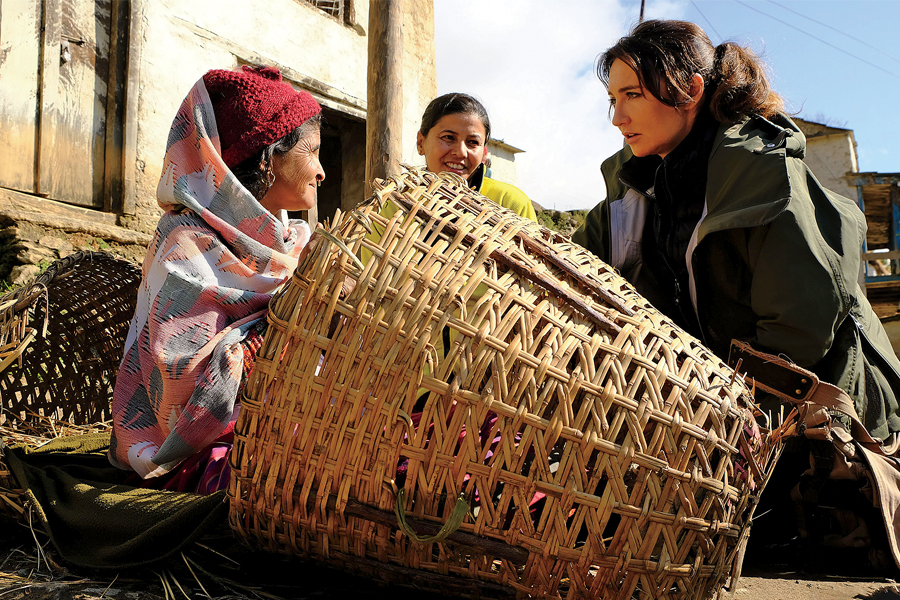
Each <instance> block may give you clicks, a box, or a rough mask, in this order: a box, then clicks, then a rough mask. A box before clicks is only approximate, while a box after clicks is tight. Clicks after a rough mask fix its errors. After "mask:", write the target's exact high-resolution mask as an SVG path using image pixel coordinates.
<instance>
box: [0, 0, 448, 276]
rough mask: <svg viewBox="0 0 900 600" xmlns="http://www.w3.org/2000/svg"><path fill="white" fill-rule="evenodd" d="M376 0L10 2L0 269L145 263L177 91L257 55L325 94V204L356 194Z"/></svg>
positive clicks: (413, 40)
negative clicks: (104, 256) (70, 260)
mask: <svg viewBox="0 0 900 600" xmlns="http://www.w3.org/2000/svg"><path fill="white" fill-rule="evenodd" d="M368 6H369V0H192V1H191V2H184V1H182V0H152V1H151V0H37V1H36V0H3V2H2V3H0V56H2V57H3V60H2V61H0V80H2V82H3V85H2V86H0V281H3V280H10V279H11V280H13V282H14V283H21V282H23V281H25V280H27V279H30V277H31V276H33V275H34V273H35V272H36V271H37V270H38V269H39V267H38V266H35V265H40V264H42V263H48V262H50V261H52V260H55V259H56V258H58V257H60V256H63V255H65V254H66V253H68V252H71V251H73V250H75V249H83V248H93V249H110V250H112V251H115V252H118V253H120V254H124V255H125V256H128V257H131V258H134V259H136V260H140V258H142V257H143V254H144V249H145V247H146V245H147V243H148V242H149V240H150V234H151V233H152V231H153V230H154V228H155V226H156V221H157V219H158V217H159V214H160V211H159V209H158V207H157V204H156V186H157V182H158V180H159V175H160V169H161V165H162V161H163V156H164V154H165V148H166V139H167V136H168V132H169V126H170V125H171V122H172V118H173V116H174V115H175V112H176V110H177V109H178V106H179V105H180V103H181V101H182V99H183V98H184V95H185V94H186V93H187V91H188V90H189V89H190V88H191V86H192V85H193V84H194V82H196V81H197V79H199V78H200V77H201V76H202V75H203V74H204V73H205V72H206V71H208V70H209V69H234V68H237V67H239V66H240V65H244V64H265V65H271V66H275V67H278V68H279V69H281V71H282V73H283V75H284V78H285V79H286V80H287V81H289V82H290V83H291V84H292V85H294V86H295V87H297V88H302V89H305V90H307V91H308V92H310V93H311V94H312V95H313V96H314V97H315V98H316V99H317V100H318V101H319V103H320V104H322V106H323V111H324V116H325V124H324V126H323V131H322V149H321V157H322V163H323V166H324V168H325V171H326V175H327V178H326V180H325V182H324V184H323V186H322V187H321V188H320V191H319V209H318V212H319V214H318V215H315V214H313V215H309V217H310V218H311V220H312V219H315V218H316V217H318V218H319V219H322V218H325V217H327V216H330V215H331V214H333V213H334V210H335V209H336V208H337V207H342V208H348V207H351V206H354V205H355V204H357V203H358V202H360V201H361V200H363V199H364V197H363V195H364V177H365V147H366V140H365V135H366V127H365V119H366V77H367V67H368V65H367V55H368V52H367V48H368V38H367V29H368V12H369V11H368ZM403 6H404V18H403V28H402V44H403V64H402V72H403V135H402V140H403V155H404V156H414V155H415V139H416V136H415V132H416V130H417V129H418V124H419V119H420V117H421V114H422V111H423V110H424V107H425V106H426V105H427V103H428V102H429V101H430V100H431V99H432V98H433V97H434V96H435V94H436V80H435V58H434V57H435V50H434V7H433V3H432V0H406V2H404V3H403Z"/></svg>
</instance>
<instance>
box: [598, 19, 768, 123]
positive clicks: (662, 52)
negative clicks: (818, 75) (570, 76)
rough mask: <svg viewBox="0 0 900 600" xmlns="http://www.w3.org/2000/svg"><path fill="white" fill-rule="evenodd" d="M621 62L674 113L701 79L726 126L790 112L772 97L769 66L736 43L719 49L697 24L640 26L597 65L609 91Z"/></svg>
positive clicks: (713, 109) (666, 22) (712, 107)
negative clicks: (612, 73)
mask: <svg viewBox="0 0 900 600" xmlns="http://www.w3.org/2000/svg"><path fill="white" fill-rule="evenodd" d="M616 60H621V61H622V62H624V63H625V64H626V65H628V66H629V67H631V69H632V70H633V71H634V72H635V73H636V74H637V76H638V79H639V80H640V82H641V85H642V86H643V87H644V89H646V90H647V91H649V92H650V93H651V94H652V95H653V97H654V98H656V99H657V100H659V101H660V102H662V103H663V104H666V105H668V106H673V107H677V106H681V105H683V104H685V103H687V102H688V101H689V100H690V98H691V94H690V89H691V78H692V77H693V76H694V74H695V73H697V74H699V75H700V76H701V77H703V83H704V86H705V94H706V105H707V107H708V108H709V111H710V113H711V114H712V116H713V117H714V118H715V119H716V120H717V121H719V122H721V123H733V122H736V121H738V120H739V119H740V118H741V117H743V116H746V115H751V114H756V115H760V116H763V117H766V118H769V117H772V116H774V115H775V114H776V113H778V112H783V111H784V101H783V100H782V99H781V96H779V95H778V94H777V93H775V92H774V91H772V89H771V87H770V86H769V80H768V78H767V77H766V74H765V66H764V65H763V63H762V61H761V60H760V59H759V58H758V57H757V56H756V55H755V54H754V53H753V51H752V50H750V49H749V48H744V47H742V46H738V45H737V44H734V43H731V42H725V43H723V44H720V45H719V46H713V44H712V42H711V41H710V39H709V37H708V36H707V35H706V32H704V31H703V29H702V28H701V27H700V26H699V25H697V24H695V23H690V22H688V21H671V20H653V21H645V22H644V23H641V24H639V25H637V26H636V27H635V28H634V29H632V30H631V33H629V34H628V35H627V36H625V37H623V38H621V39H620V40H619V41H618V42H616V44H615V45H614V46H613V47H612V48H610V49H609V50H607V51H606V52H604V53H603V54H602V55H601V56H600V58H599V60H598V62H597V76H598V77H600V80H601V81H603V83H604V85H606V86H607V87H608V86H609V70H610V68H611V67H612V64H613V62H615V61H616Z"/></svg>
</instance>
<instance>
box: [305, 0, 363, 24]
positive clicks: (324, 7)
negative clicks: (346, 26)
mask: <svg viewBox="0 0 900 600" xmlns="http://www.w3.org/2000/svg"><path fill="white" fill-rule="evenodd" d="M305 1H306V2H307V3H308V4H312V5H313V6H315V7H316V8H318V9H319V10H321V11H322V12H324V13H326V14H328V15H331V16H332V17H334V18H335V19H337V20H338V21H341V22H342V23H347V22H349V21H350V13H351V11H352V6H351V4H352V1H353V0H305Z"/></svg>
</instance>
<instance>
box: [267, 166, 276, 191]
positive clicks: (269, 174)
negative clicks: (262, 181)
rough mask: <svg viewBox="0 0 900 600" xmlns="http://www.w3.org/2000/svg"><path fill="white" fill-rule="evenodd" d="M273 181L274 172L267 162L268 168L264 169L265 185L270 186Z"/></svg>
mask: <svg viewBox="0 0 900 600" xmlns="http://www.w3.org/2000/svg"><path fill="white" fill-rule="evenodd" d="M274 183H275V172H274V171H273V170H272V165H271V164H269V170H268V171H266V185H267V187H272V184H274Z"/></svg>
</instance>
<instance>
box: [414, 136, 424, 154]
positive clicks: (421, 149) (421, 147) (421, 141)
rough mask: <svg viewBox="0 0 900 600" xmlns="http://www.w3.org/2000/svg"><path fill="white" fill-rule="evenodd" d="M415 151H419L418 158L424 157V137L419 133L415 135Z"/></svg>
mask: <svg viewBox="0 0 900 600" xmlns="http://www.w3.org/2000/svg"><path fill="white" fill-rule="evenodd" d="M416 150H418V151H419V156H425V136H424V135H422V132H421V131H419V132H417V133H416Z"/></svg>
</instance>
